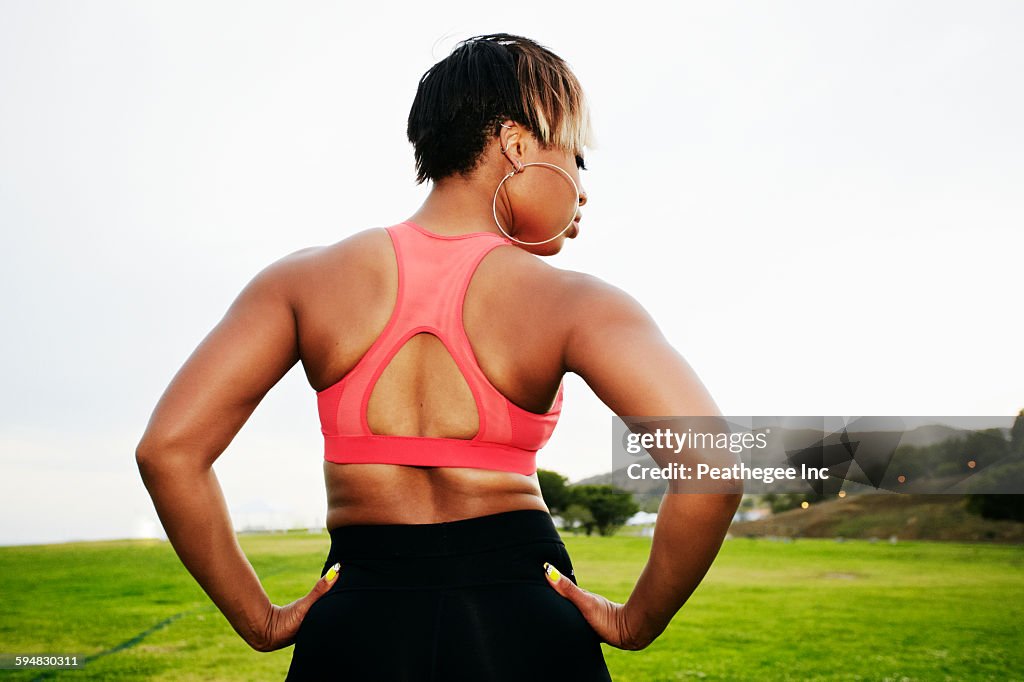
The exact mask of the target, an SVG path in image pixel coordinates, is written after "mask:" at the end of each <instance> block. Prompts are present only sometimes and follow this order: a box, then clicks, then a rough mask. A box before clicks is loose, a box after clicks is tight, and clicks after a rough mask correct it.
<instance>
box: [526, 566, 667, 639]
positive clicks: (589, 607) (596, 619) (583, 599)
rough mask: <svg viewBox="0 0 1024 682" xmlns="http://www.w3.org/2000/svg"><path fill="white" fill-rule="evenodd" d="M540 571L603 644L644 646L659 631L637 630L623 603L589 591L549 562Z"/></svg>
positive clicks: (637, 625)
mask: <svg viewBox="0 0 1024 682" xmlns="http://www.w3.org/2000/svg"><path fill="white" fill-rule="evenodd" d="M544 569H545V570H544V574H545V575H546V576H547V578H548V584H549V585H551V587H553V588H554V589H555V591H556V592H558V593H559V594H560V595H562V596H563V597H565V598H566V599H568V600H569V601H571V602H572V603H573V604H574V605H575V606H576V608H578V609H579V610H580V613H582V614H583V617H584V618H585V619H586V621H587V623H589V624H590V627H592V628H593V629H594V632H596V633H597V635H598V636H599V637H600V638H601V640H602V641H603V642H605V643H606V644H610V645H611V646H613V647H615V648H617V649H626V650H627V651H638V650H640V649H644V648H646V647H647V646H649V645H650V644H651V642H653V641H654V639H655V638H656V637H657V636H658V635H659V634H661V633H660V632H641V631H640V627H639V624H637V623H635V622H632V621H631V619H630V618H628V617H627V616H629V615H630V614H629V613H628V612H627V611H626V605H625V604H619V603H617V602H613V601H611V600H610V599H606V598H605V597H602V596H601V595H599V594H597V593H596V592H589V591H587V590H584V589H583V588H582V587H580V586H579V585H577V584H576V583H574V582H573V581H571V580H569V579H568V578H566V577H565V576H563V575H561V574H560V573H559V571H558V569H557V568H555V567H554V566H552V565H551V564H548V563H545V564H544Z"/></svg>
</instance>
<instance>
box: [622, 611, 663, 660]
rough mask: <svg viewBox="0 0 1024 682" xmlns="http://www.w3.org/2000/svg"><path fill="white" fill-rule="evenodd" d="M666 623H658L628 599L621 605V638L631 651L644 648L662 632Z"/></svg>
mask: <svg viewBox="0 0 1024 682" xmlns="http://www.w3.org/2000/svg"><path fill="white" fill-rule="evenodd" d="M666 625H667V624H661V625H659V624H658V623H657V622H656V621H654V620H652V618H651V617H650V615H649V614H646V613H644V612H643V611H642V610H641V609H639V608H637V606H636V604H635V603H634V604H630V602H629V600H626V603H625V604H624V605H623V607H622V628H623V630H624V632H623V640H624V642H625V643H626V644H627V648H628V649H630V650H633V651H637V650H640V649H645V648H647V647H648V646H650V645H651V643H652V642H654V640H655V639H657V638H658V636H659V635H660V634H661V633H662V632H664V630H665V627H666Z"/></svg>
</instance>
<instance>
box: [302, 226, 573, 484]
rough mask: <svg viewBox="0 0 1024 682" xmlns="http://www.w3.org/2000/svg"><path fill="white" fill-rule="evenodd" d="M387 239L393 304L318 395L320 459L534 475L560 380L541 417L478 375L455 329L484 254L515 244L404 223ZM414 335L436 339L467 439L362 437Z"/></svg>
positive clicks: (558, 408) (554, 415) (558, 405)
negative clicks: (460, 384) (467, 397)
mask: <svg viewBox="0 0 1024 682" xmlns="http://www.w3.org/2000/svg"><path fill="white" fill-rule="evenodd" d="M387 232H388V234H389V235H390V237H391V242H392V244H393V246H394V249H395V258H396V261H397V263H398V297H397V300H396V301H395V306H394V309H393V310H392V313H391V318H390V319H389V320H388V323H387V325H386V326H385V327H384V331H383V332H382V333H381V335H380V336H379V337H377V340H376V341H374V342H373V345H371V346H370V348H369V350H367V351H366V353H365V354H364V355H363V357H362V358H361V359H360V360H359V362H357V363H356V365H355V367H353V368H352V370H351V371H349V372H348V374H346V375H345V376H344V377H342V378H341V380H340V381H338V382H337V383H336V384H334V385H333V386H330V387H328V388H325V389H324V390H322V391H318V392H317V394H316V397H317V407H318V409H319V412H320V424H321V427H322V428H321V431H322V432H323V434H324V459H326V460H327V461H329V462H337V463H339V464H342V463H384V464H408V465H417V466H452V467H473V468H478V469H495V470H500V471H513V472H516V473H520V474H525V475H530V474H533V473H534V472H535V471H536V470H537V465H536V454H537V451H538V450H539V449H541V448H542V447H543V446H544V445H545V444H546V443H547V442H548V439H549V438H550V437H551V433H552V431H553V430H554V428H555V423H556V422H557V421H558V417H559V415H560V414H561V412H562V397H563V388H564V382H563V383H562V384H560V385H559V387H558V394H557V396H556V398H555V402H554V405H553V406H552V407H551V410H550V411H548V412H545V413H544V414H538V413H536V412H530V411H528V410H524V409H523V408H521V407H519V406H517V405H515V404H513V403H512V402H511V401H510V400H508V398H506V397H505V396H504V395H502V394H501V393H500V392H499V391H498V389H496V388H495V387H494V386H493V385H492V384H491V383H490V381H488V379H487V377H485V376H484V373H483V371H482V370H481V369H480V366H479V364H477V361H476V357H475V356H474V355H473V349H472V347H471V346H470V343H469V338H468V337H467V336H466V331H465V328H464V327H463V325H462V304H463V301H464V299H465V296H466V289H467V287H468V286H469V281H470V279H471V278H472V276H473V273H474V272H475V271H476V267H477V265H479V263H480V261H481V260H483V257H484V256H485V255H487V253H489V252H490V251H491V249H493V248H495V247H498V246H501V245H503V244H512V243H513V242H512V241H511V240H509V239H506V238H505V237H503V236H501V235H497V234H494V233H491V232H473V233H471V234H463V235H456V236H444V235H438V234H435V233H433V232H428V231H427V230H425V229H424V228H422V227H421V226H419V225H417V224H415V223H412V222H409V221H405V222H402V223H399V224H398V225H393V226H391V227H388V228H387ZM420 332H429V333H431V334H433V335H435V336H436V337H437V338H438V339H440V341H441V342H442V343H443V344H444V345H445V347H446V348H447V349H448V352H449V353H451V356H452V358H453V359H454V360H455V363H456V365H457V366H458V368H459V371H460V372H461V373H462V375H463V377H464V378H465V379H466V383H467V384H468V385H469V388H470V390H471V391H472V393H473V400H474V402H475V403H476V408H477V414H478V415H479V429H478V430H477V433H476V435H475V436H474V437H473V438H471V439H465V438H437V437H429V436H386V435H376V434H374V433H373V432H371V431H370V427H369V425H368V424H367V421H366V408H367V405H368V404H369V402H370V394H371V393H372V391H373V387H374V385H375V384H376V382H377V379H378V378H379V377H380V375H381V374H382V373H383V371H384V369H385V367H387V365H388V363H389V362H390V361H391V359H392V358H393V357H394V356H395V354H396V353H398V351H399V350H400V349H401V347H402V346H403V345H404V344H405V342H406V341H408V340H409V339H410V338H412V336H413V335H415V334H418V333H420Z"/></svg>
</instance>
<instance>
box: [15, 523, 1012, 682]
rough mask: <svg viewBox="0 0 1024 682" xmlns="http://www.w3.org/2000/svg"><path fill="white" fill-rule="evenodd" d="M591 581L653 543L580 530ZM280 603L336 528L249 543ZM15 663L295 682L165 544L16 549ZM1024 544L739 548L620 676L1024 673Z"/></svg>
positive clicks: (578, 540) (150, 675)
mask: <svg viewBox="0 0 1024 682" xmlns="http://www.w3.org/2000/svg"><path fill="white" fill-rule="evenodd" d="M564 537H565V541H566V545H567V546H568V547H569V551H570V553H571V554H572V556H573V563H574V565H575V567H576V574H577V576H578V579H579V581H580V585H581V586H583V587H585V588H587V589H591V590H594V591H597V592H600V593H602V594H604V595H605V596H607V597H609V598H611V599H614V600H617V601H622V600H624V599H625V598H626V597H627V595H628V593H629V590H630V589H631V587H632V585H633V582H634V581H635V579H636V577H637V575H639V571H640V569H641V567H642V566H643V564H644V562H645V560H646V557H647V552H648V548H649V546H650V539H648V538H642V537H621V536H617V537H610V538H600V537H590V538H588V537H575V536H572V535H568V534H566V535H565V536H564ZM241 542H242V546H243V547H244V549H245V551H246V554H247V555H248V556H249V558H250V560H251V561H252V563H253V565H254V566H255V567H256V570H257V572H258V573H259V575H260V576H261V578H262V579H263V583H264V586H265V587H266V589H267V591H268V593H269V594H270V596H271V599H273V600H274V601H275V602H276V603H279V604H281V603H286V602H289V601H291V600H293V599H296V598H298V597H299V596H301V595H303V594H305V593H306V591H308V589H309V588H310V586H311V585H312V581H314V580H315V579H316V578H317V576H318V575H319V571H320V568H321V566H322V564H323V559H324V557H325V556H326V552H327V548H328V544H329V539H328V537H327V535H326V533H325V534H322V535H316V534H307V533H288V534H268V535H242V536H241ZM0 604H2V613H0V653H16V652H51V653H60V652H66V653H78V654H84V655H86V656H87V657H88V658H87V662H86V664H85V667H84V668H83V669H80V670H74V671H60V672H57V671H45V672H44V671H39V670H36V671H32V672H29V671H18V672H12V671H0V675H2V676H3V677H4V678H5V679H24V680H29V679H69V680H95V679H104V680H106V679H125V680H138V679H154V680H175V681H178V680H210V679H217V680H280V679H283V678H284V674H285V672H286V670H287V668H288V663H289V660H290V657H291V648H290V647H289V648H287V649H283V650H281V651H277V652H273V653H269V654H261V653H257V652H254V651H252V650H251V649H249V648H248V647H247V646H246V645H245V644H244V643H243V642H242V641H241V640H240V639H239V638H238V636H237V635H236V634H235V633H234V631H233V630H232V629H231V627H230V626H229V625H228V623H227V621H226V620H225V619H224V617H223V616H222V615H221V614H220V612H219V611H217V610H216V609H215V608H214V607H213V605H212V604H211V603H210V602H209V600H208V599H207V598H206V596H205V594H204V593H203V592H202V590H201V589H200V588H199V586H198V585H197V584H196V583H195V582H194V581H193V580H192V578H191V576H189V575H188V573H187V572H186V571H185V569H184V567H183V566H182V565H181V563H180V562H179V561H178V559H177V557H176V556H175V554H174V552H173V550H172V548H171V547H170V545H168V544H167V543H166V542H160V541H119V542H91V543H74V544H64V545H49V546H31V547H3V548H0ZM1022 642H1024V547H1021V546H1019V545H1016V546H1014V545H1010V546H1006V545H1003V546H1000V545H981V544H952V543H949V544H947V543H932V542H900V543H898V544H895V545H890V544H888V543H882V542H879V543H869V542H866V541H859V540H858V541H846V542H842V543H838V542H834V541H831V540H818V539H800V540H796V541H793V542H777V541H772V540H767V539H751V538H734V539H730V540H727V541H726V543H725V545H724V546H723V548H722V552H721V554H720V555H719V558H718V560H717V561H716V563H715V564H714V566H712V568H711V571H710V573H709V574H708V577H707V578H706V579H705V581H704V583H703V584H702V585H701V586H700V587H699V588H698V589H697V592H696V593H695V594H694V595H693V597H692V598H691V599H690V601H689V603H687V604H686V605H685V606H684V607H683V609H682V610H681V611H680V613H679V614H678V615H677V616H676V619H675V620H674V621H673V623H672V625H671V626H670V627H669V629H668V630H667V631H666V632H665V634H664V635H663V636H662V637H661V638H660V639H658V641H656V642H655V643H654V644H653V645H652V646H651V647H649V648H648V649H646V650H644V651H641V652H625V651H619V650H616V649H613V648H611V647H608V646H605V654H606V658H607V660H608V664H609V667H610V668H611V670H612V673H613V676H614V678H615V679H616V680H681V679H691V678H692V679H703V680H815V679H821V680H1009V679H1017V680H1020V679H1024V653H1022Z"/></svg>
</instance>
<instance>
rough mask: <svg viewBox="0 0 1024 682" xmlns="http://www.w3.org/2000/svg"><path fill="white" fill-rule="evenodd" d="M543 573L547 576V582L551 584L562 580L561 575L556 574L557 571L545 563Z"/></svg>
mask: <svg viewBox="0 0 1024 682" xmlns="http://www.w3.org/2000/svg"><path fill="white" fill-rule="evenodd" d="M544 573H546V574H547V576H548V580H550V581H551V582H552V583H557V582H558V581H559V580H561V579H562V574H561V573H559V572H558V569H557V568H555V567H554V566H552V565H551V564H549V563H548V562H546V561H545V562H544Z"/></svg>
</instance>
